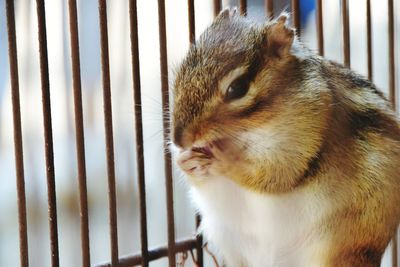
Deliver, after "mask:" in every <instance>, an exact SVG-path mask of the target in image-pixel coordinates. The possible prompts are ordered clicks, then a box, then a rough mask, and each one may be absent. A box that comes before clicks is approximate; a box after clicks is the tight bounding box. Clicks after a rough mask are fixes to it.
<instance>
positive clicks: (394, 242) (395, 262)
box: [392, 230, 398, 267]
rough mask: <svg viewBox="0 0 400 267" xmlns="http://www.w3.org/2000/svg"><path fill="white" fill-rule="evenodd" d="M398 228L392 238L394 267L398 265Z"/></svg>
mask: <svg viewBox="0 0 400 267" xmlns="http://www.w3.org/2000/svg"><path fill="white" fill-rule="evenodd" d="M397 253H398V252H397V230H396V235H395V236H394V237H393V239H392V266H393V267H398V265H397V262H398V260H397Z"/></svg>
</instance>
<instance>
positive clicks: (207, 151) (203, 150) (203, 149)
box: [192, 145, 213, 157]
mask: <svg viewBox="0 0 400 267" xmlns="http://www.w3.org/2000/svg"><path fill="white" fill-rule="evenodd" d="M192 151H194V152H199V153H203V154H204V155H206V156H209V157H212V156H213V153H212V152H211V148H210V146H209V145H206V146H202V147H192Z"/></svg>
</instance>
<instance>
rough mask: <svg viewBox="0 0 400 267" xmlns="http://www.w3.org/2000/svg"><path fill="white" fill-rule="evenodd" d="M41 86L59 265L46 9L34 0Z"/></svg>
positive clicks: (50, 205) (52, 231)
mask: <svg viewBox="0 0 400 267" xmlns="http://www.w3.org/2000/svg"><path fill="white" fill-rule="evenodd" d="M36 12H37V19H38V37H39V54H40V80H41V86H42V108H43V128H44V141H45V157H46V177H47V199H48V208H49V225H50V248H51V265H52V266H59V255H58V233H57V200H56V182H55V172H54V153H53V151H54V150H53V129H52V123H51V106H50V80H49V63H48V62H49V61H48V54H47V33H46V10H45V5H44V0H36Z"/></svg>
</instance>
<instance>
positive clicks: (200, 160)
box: [177, 150, 215, 178]
mask: <svg viewBox="0 0 400 267" xmlns="http://www.w3.org/2000/svg"><path fill="white" fill-rule="evenodd" d="M214 160H215V159H214V158H213V157H212V156H210V155H207V154H205V153H202V152H198V151H193V150H185V151H183V152H181V153H180V154H179V157H178V161H177V162H178V165H179V167H180V168H181V169H182V170H183V171H184V172H185V173H186V174H188V175H189V176H192V177H195V178H207V177H209V176H211V173H210V169H211V166H212V164H213V161H214Z"/></svg>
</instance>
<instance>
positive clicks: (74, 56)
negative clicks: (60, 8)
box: [68, 0, 90, 267]
mask: <svg viewBox="0 0 400 267" xmlns="http://www.w3.org/2000/svg"><path fill="white" fill-rule="evenodd" d="M68 7H69V30H70V42H71V60H72V61H71V66H72V82H73V91H74V112H75V138H76V158H77V163H78V184H79V207H80V224H81V250H82V266H85V267H89V266H90V248H89V245H90V244H89V215H88V199H87V185H86V160H85V135H84V128H83V111H82V86H81V66H80V64H81V63H80V56H79V33H78V15H77V9H76V0H69V1H68Z"/></svg>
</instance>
